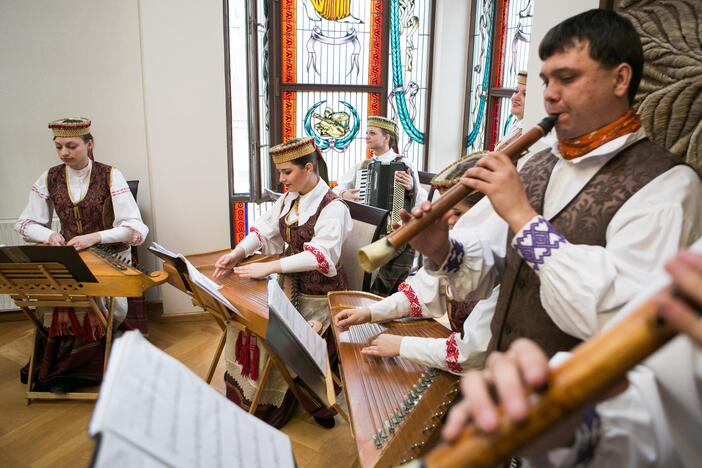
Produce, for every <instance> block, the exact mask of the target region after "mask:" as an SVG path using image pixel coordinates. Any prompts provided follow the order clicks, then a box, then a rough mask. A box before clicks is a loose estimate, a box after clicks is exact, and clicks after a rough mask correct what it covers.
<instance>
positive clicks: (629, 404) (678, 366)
mask: <svg viewBox="0 0 702 468" xmlns="http://www.w3.org/2000/svg"><path fill="white" fill-rule="evenodd" d="M691 250H694V251H697V252H702V241H698V242H696V243H695V245H694V246H693V247H692V248H691ZM669 281H670V280H669V278H668V276H667V275H666V274H665V273H663V272H662V271H658V272H656V273H655V274H654V275H652V276H651V277H650V278H649V280H648V282H647V283H646V284H645V287H646V291H644V292H642V293H641V294H639V295H638V296H637V297H636V298H635V299H634V300H633V301H631V303H630V304H629V305H627V306H626V307H625V308H623V309H622V310H621V311H620V312H619V313H618V314H617V315H616V316H615V317H614V318H613V319H612V323H614V322H617V321H619V320H625V318H626V315H628V314H629V312H631V311H633V310H635V309H636V307H637V305H638V304H641V303H642V302H644V301H645V300H647V299H648V298H650V297H651V296H653V295H654V294H656V293H657V292H658V291H659V290H660V289H662V288H663V287H664V286H666V285H667V284H668V283H669ZM641 286H644V285H643V284H642V285H641ZM565 357H567V353H559V354H557V355H556V356H554V357H553V358H552V361H551V362H552V363H553V362H557V361H562V360H564V358H565ZM627 380H628V381H629V386H628V388H627V390H626V391H625V392H623V393H621V394H619V395H617V396H616V397H614V398H610V399H608V400H606V401H604V402H601V403H599V404H598V405H597V406H596V412H597V415H598V417H599V419H600V428H601V429H600V434H599V440H598V441H597V443H595V444H592V442H590V444H591V445H592V447H591V448H594V457H593V458H592V459H591V460H589V461H588V463H587V465H586V466H592V467H598V468H600V467H602V468H638V467H666V468H667V467H682V466H685V467H689V468H692V467H697V466H699V465H700V461H702V444H700V443H699V442H700V434H702V349H700V348H699V347H696V346H695V345H694V344H693V343H692V341H690V339H689V338H688V337H686V336H678V337H676V338H674V339H673V340H672V341H671V342H669V343H668V344H667V345H665V346H664V347H663V348H661V349H660V350H659V351H658V352H656V353H655V354H654V355H653V356H651V357H650V358H649V359H648V360H646V361H645V362H644V363H643V364H642V365H640V366H637V367H636V368H635V369H634V370H632V371H631V372H629V373H628V374H627ZM576 440H577V438H576ZM583 445H585V446H587V445H588V444H587V443H585V444H583ZM583 449H584V447H583V446H580V447H578V446H577V445H576V446H575V447H569V448H561V449H555V450H552V451H551V452H549V453H548V454H545V455H543V456H541V457H535V458H533V459H532V460H530V463H529V464H527V465H526V466H539V467H554V466H573V465H574V464H573V463H572V462H573V460H577V458H578V453H579V452H580V453H582V452H583V451H584V450H583ZM579 466H580V465H579Z"/></svg>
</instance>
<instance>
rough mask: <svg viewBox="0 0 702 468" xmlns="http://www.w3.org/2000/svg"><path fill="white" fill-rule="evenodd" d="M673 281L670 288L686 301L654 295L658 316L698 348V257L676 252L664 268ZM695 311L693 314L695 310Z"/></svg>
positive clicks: (701, 331)
mask: <svg viewBox="0 0 702 468" xmlns="http://www.w3.org/2000/svg"><path fill="white" fill-rule="evenodd" d="M665 269H666V270H667V271H668V273H669V274H670V277H671V278H672V280H673V286H674V287H675V289H677V290H678V291H680V292H682V293H683V294H684V295H685V296H686V298H687V299H688V301H686V300H683V299H681V298H679V297H676V296H675V295H671V294H670V292H668V291H666V292H662V293H661V294H659V295H658V297H657V299H658V303H659V304H660V311H659V313H660V315H661V316H662V317H663V318H665V319H666V320H667V321H668V322H669V323H670V324H671V325H672V326H673V327H675V328H676V329H677V330H678V331H679V332H681V333H685V334H686V335H687V336H689V337H690V339H691V340H692V341H694V342H695V343H696V344H697V346H702V320H701V319H700V310H702V255H701V254H698V253H693V252H689V251H683V252H680V253H679V254H678V255H677V256H676V257H675V258H674V259H672V260H670V261H669V262H668V263H666V265H665ZM695 309H697V310H695Z"/></svg>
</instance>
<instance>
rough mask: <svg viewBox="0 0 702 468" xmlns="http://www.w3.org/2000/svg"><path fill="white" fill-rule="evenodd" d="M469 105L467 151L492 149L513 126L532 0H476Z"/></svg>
mask: <svg viewBox="0 0 702 468" xmlns="http://www.w3.org/2000/svg"><path fill="white" fill-rule="evenodd" d="M473 11H474V17H473V19H472V21H473V22H474V27H473V30H474V33H473V35H472V39H473V44H472V50H471V63H472V67H471V76H470V80H471V81H470V84H471V86H470V96H469V99H468V109H467V118H466V120H467V122H468V126H467V133H466V147H467V150H468V152H469V153H470V152H473V151H478V150H481V149H491V148H493V147H494V145H495V144H496V143H497V142H499V141H500V139H502V138H503V137H504V136H505V135H506V134H507V133H508V132H509V130H510V126H511V125H512V124H513V122H514V116H512V115H511V112H510V99H509V98H510V96H511V92H512V90H513V89H514V88H515V87H516V85H517V73H518V72H519V71H520V70H526V68H527V58H528V49H529V44H528V43H529V38H530V35H531V19H532V12H533V0H476V1H475V8H474V9H473Z"/></svg>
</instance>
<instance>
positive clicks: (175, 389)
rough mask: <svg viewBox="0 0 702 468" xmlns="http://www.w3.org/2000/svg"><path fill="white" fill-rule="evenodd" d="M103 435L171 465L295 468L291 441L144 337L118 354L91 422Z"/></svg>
mask: <svg viewBox="0 0 702 468" xmlns="http://www.w3.org/2000/svg"><path fill="white" fill-rule="evenodd" d="M98 432H101V433H107V432H112V433H114V434H116V435H118V436H119V437H121V438H122V439H124V440H125V441H127V442H129V443H130V444H133V445H135V446H137V447H138V448H139V449H141V450H143V451H145V452H147V453H149V454H150V455H153V456H154V457H156V458H157V459H158V460H160V461H161V462H162V463H164V464H166V465H169V466H175V467H183V468H185V467H192V466H207V467H225V466H226V467H239V466H240V467H242V468H244V467H246V468H248V467H259V466H260V467H269V466H283V467H290V468H293V467H294V460H293V456H292V447H291V445H290V440H289V439H288V437H287V436H286V435H285V434H283V433H282V432H280V431H278V430H276V429H274V428H273V427H271V426H268V425H267V424H266V423H264V422H263V421H261V420H259V419H258V418H256V417H254V416H251V415H249V414H248V413H246V412H245V411H243V410H242V409H241V408H239V407H238V406H236V405H235V404H234V403H232V402H230V401H229V400H227V399H226V398H225V397H224V396H223V395H221V394H220V393H218V392H217V391H216V390H214V389H213V388H211V387H210V386H209V385H207V383H205V382H204V381H203V380H202V379H201V378H200V377H198V376H196V375H195V374H193V373H192V372H191V371H190V370H189V369H188V368H187V367H185V366H184V365H183V364H181V363H180V362H179V361H177V360H176V359H174V358H173V357H171V356H168V355H167V354H166V353H164V352H162V351H160V350H159V349H157V348H156V347H154V346H153V345H151V344H150V343H149V342H148V341H147V340H146V339H145V338H144V337H143V336H141V334H140V333H138V332H136V331H132V332H127V333H125V334H124V336H123V337H122V338H120V339H118V340H117V341H116V343H115V345H114V347H113V351H112V355H111V356H110V362H109V365H108V368H107V374H106V376H105V380H104V382H103V384H102V389H101V393H100V398H99V400H98V402H97V405H96V408H95V412H94V413H93V418H92V420H91V422H90V434H91V435H95V434H96V433H98ZM103 449H104V447H100V451H102V450H103Z"/></svg>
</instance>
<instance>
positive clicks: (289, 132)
mask: <svg viewBox="0 0 702 468" xmlns="http://www.w3.org/2000/svg"><path fill="white" fill-rule="evenodd" d="M282 111H283V141H288V140H290V139H292V138H296V137H297V135H296V133H297V99H296V95H295V93H294V92H292V91H284V92H283V109H282Z"/></svg>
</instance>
